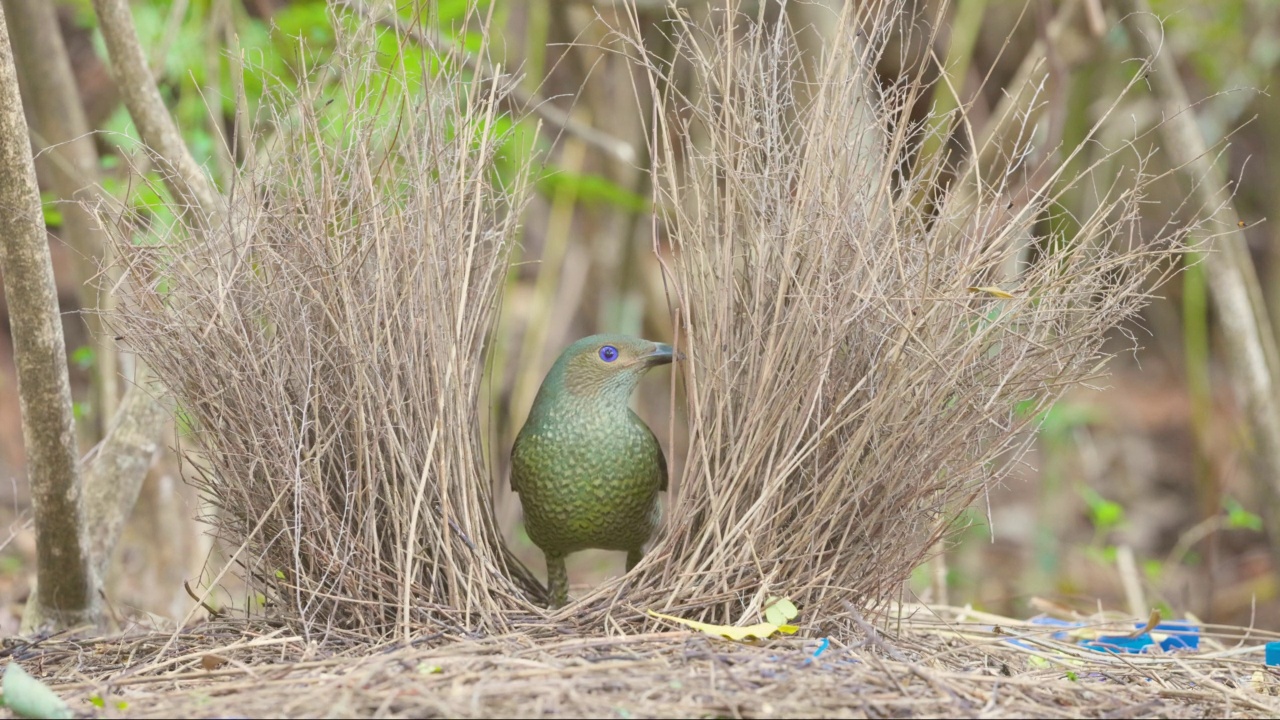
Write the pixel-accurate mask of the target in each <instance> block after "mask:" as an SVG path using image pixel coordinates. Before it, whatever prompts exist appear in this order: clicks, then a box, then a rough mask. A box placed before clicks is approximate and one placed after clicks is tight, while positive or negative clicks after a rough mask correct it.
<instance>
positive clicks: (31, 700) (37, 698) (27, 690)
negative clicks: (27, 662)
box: [0, 661, 73, 718]
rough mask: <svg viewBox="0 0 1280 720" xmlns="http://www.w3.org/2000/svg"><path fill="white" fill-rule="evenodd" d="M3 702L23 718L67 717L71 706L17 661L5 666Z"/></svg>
mask: <svg viewBox="0 0 1280 720" xmlns="http://www.w3.org/2000/svg"><path fill="white" fill-rule="evenodd" d="M0 685H2V686H3V689H4V704H5V706H6V707H8V708H9V709H10V710H12V711H13V712H14V713H15V714H16V715H19V716H21V717H24V718H69V717H73V715H72V713H71V708H69V707H67V704H66V703H65V702H64V701H63V700H62V698H60V697H58V694H57V693H55V692H54V691H52V690H50V689H49V686H48V685H45V684H44V683H42V682H40V681H39V680H37V679H35V678H33V677H31V676H30V675H28V674H27V671H26V670H23V669H22V666H21V665H19V664H18V663H17V662H14V661H10V662H9V667H7V668H5V671H4V681H3V683H0Z"/></svg>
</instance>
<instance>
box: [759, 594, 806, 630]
mask: <svg viewBox="0 0 1280 720" xmlns="http://www.w3.org/2000/svg"><path fill="white" fill-rule="evenodd" d="M765 602H768V603H769V605H768V607H766V608H765V609H764V618H765V620H768V621H769V622H771V623H773V624H774V625H779V626H781V625H786V624H787V621H788V620H794V619H795V617H796V615H799V614H800V611H799V610H797V609H796V606H795V603H793V602H791V600H789V599H787V598H779V597H771V598H769V599H768V600H766V601H765Z"/></svg>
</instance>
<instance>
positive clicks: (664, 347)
mask: <svg viewBox="0 0 1280 720" xmlns="http://www.w3.org/2000/svg"><path fill="white" fill-rule="evenodd" d="M674 359H675V352H674V351H673V350H672V349H671V346H670V345H668V344H666V343H654V344H653V349H652V350H650V351H649V352H647V353H645V354H644V355H641V356H640V358H639V360H640V362H642V363H644V364H645V366H647V367H652V366H654V365H666V364H667V363H669V362H671V361H672V360H674Z"/></svg>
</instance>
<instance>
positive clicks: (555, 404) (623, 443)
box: [511, 335, 672, 608]
mask: <svg viewBox="0 0 1280 720" xmlns="http://www.w3.org/2000/svg"><path fill="white" fill-rule="evenodd" d="M671 360H672V352H671V346H670V345H667V344H664V343H656V342H650V341H648V340H641V339H639V338H633V337H628V336H626V335H592V336H590V337H585V338H583V339H581V340H579V341H577V342H575V343H574V344H572V345H570V346H569V347H568V348H566V349H565V351H564V352H563V353H561V354H560V358H559V359H558V360H556V363H555V365H553V366H551V370H550V372H548V373H547V377H546V378H545V379H543V381H542V387H540V388H538V396H537V398H535V399H534V401H533V409H532V410H530V411H529V419H528V421H526V422H525V424H524V427H523V428H522V429H521V430H520V434H519V435H517V436H516V442H515V445H514V446H513V447H512V448H511V489H512V490H514V491H516V492H517V493H519V495H520V504H521V505H522V506H523V507H524V523H525V529H526V530H527V531H528V533H529V539H531V540H533V543H534V544H535V545H537V546H538V547H539V548H542V552H543V553H544V554H545V555H546V557H547V587H548V590H549V591H550V595H551V607H553V608H557V607H560V606H561V605H564V604H565V602H566V601H568V599H569V575H568V572H567V571H566V570H565V566H564V558H565V556H566V555H568V554H569V553H572V552H577V551H578V550H585V549H587V548H600V549H604V550H625V551H626V553H627V570H628V571H630V570H631V568H633V567H635V566H636V563H638V562H640V558H641V557H642V556H643V547H644V544H645V543H646V542H648V541H649V537H650V536H651V535H652V534H653V530H654V528H655V527H657V525H658V520H659V509H658V493H659V492H660V491H664V490H666V489H667V461H666V458H664V457H663V455H662V447H661V446H659V445H658V439H657V438H656V437H654V435H653V431H652V430H650V429H649V426H648V425H645V424H644V421H643V420H641V419H640V416H638V415H636V414H635V412H633V411H632V410H631V407H630V401H631V393H632V391H633V390H635V388H636V383H637V382H639V381H640V376H641V375H644V373H645V371H646V370H648V369H649V368H651V367H653V366H655V365H663V364H666V363H669V362H671Z"/></svg>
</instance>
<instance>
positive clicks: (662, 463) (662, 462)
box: [637, 418, 667, 492]
mask: <svg viewBox="0 0 1280 720" xmlns="http://www.w3.org/2000/svg"><path fill="white" fill-rule="evenodd" d="M637 421H639V422H640V427H642V428H644V429H645V430H646V431H648V433H649V437H651V438H653V446H654V447H655V448H657V450H658V470H659V471H660V472H661V473H662V484H661V485H659V486H658V489H659V490H661V491H663V492H666V491H667V456H666V455H664V454H663V453H662V443H660V442H658V436H657V435H654V434H653V430H650V429H649V426H648V425H645V424H644V422H643V421H640V420H639V418H637Z"/></svg>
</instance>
